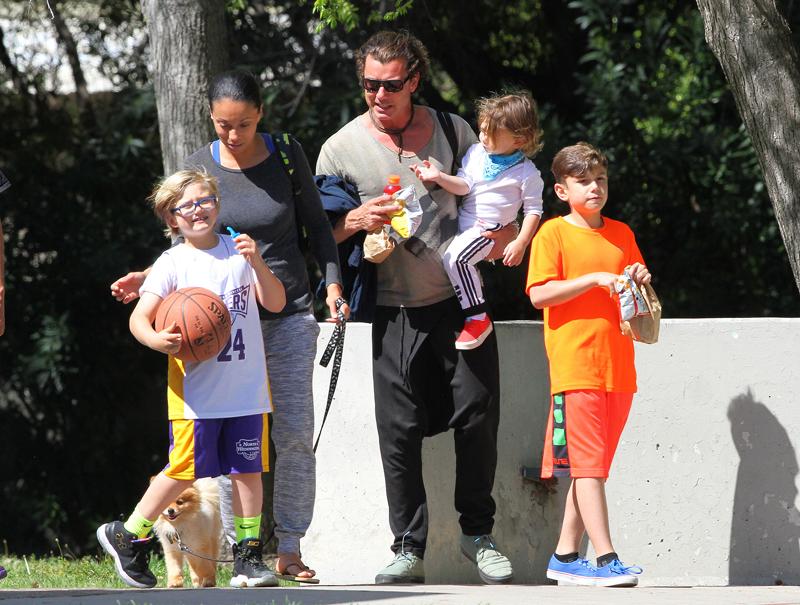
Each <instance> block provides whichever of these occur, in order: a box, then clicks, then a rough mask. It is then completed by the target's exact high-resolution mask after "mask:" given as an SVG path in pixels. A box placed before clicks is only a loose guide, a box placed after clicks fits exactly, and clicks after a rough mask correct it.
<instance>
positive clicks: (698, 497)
mask: <svg viewBox="0 0 800 605" xmlns="http://www.w3.org/2000/svg"><path fill="white" fill-rule="evenodd" d="M497 332H498V337H499V344H500V362H501V380H502V387H501V389H502V394H501V400H502V401H501V406H502V411H501V422H500V432H499V452H498V453H499V462H498V468H497V477H496V481H495V487H494V497H495V499H496V501H497V505H498V506H497V508H498V512H497V515H496V524H495V532H494V534H495V537H496V538H497V542H498V544H499V545H500V546H501V548H502V550H503V552H504V553H506V554H507V555H508V556H509V557H510V559H511V561H512V563H513V564H514V569H515V574H516V581H517V582H521V583H541V582H544V581H545V576H544V571H545V567H546V562H547V559H548V558H549V556H550V553H551V552H552V549H553V547H554V546H555V542H556V536H557V534H558V529H559V524H560V519H561V510H562V506H563V498H564V494H565V491H566V483H565V482H564V481H562V482H561V483H560V484H559V485H557V486H556V487H555V489H553V488H547V487H546V486H544V485H542V484H541V483H537V482H531V481H526V480H524V479H523V478H522V477H521V474H520V468H521V467H523V466H529V467H534V466H539V463H540V457H541V451H542V443H543V435H544V422H545V420H546V416H547V407H548V399H547V396H548V381H547V362H546V359H545V355H544V348H543V343H542V325H541V323H539V322H507V323H500V324H498V325H497ZM330 333H331V328H330V325H325V326H323V332H322V334H321V336H320V341H319V349H320V353H321V352H322V350H323V349H324V345H325V344H326V343H327V341H328V339H329V337H330ZM637 367H638V371H639V394H638V395H637V396H636V398H635V399H634V407H633V411H632V413H631V418H630V420H629V422H628V426H627V428H626V430H625V433H624V434H623V436H622V441H621V443H620V447H619V450H618V452H617V456H616V459H615V463H614V467H613V468H612V473H611V479H610V480H609V483H608V488H607V489H608V499H609V506H610V511H611V513H610V516H611V526H612V536H613V537H614V542H615V546H616V548H617V551H618V552H619V553H620V554H621V556H622V558H623V560H625V561H626V562H629V563H637V564H639V565H641V566H642V567H644V568H645V574H644V575H643V576H642V584H645V585H722V584H728V583H730V584H773V583H785V584H800V546H798V539H800V510H799V509H798V506H800V503H798V500H797V496H798V487H797V475H798V461H797V454H796V452H795V444H796V441H797V440H798V439H800V405H799V404H800V371H799V370H800V319H733V320H732V319H709V320H705V319H704V320H665V321H664V322H662V332H661V341H660V342H659V343H658V344H656V345H637ZM329 375H330V371H329V369H328V370H326V369H322V368H318V371H317V372H316V377H315V385H314V388H315V397H316V410H317V426H319V422H320V420H321V418H322V412H323V410H324V406H325V400H326V397H327V392H328V379H329ZM452 443H453V441H452V433H447V434H443V435H439V436H437V437H434V438H432V439H429V440H427V441H426V445H425V448H424V449H425V452H424V456H425V458H424V463H425V482H426V489H427V492H428V501H429V509H430V518H431V527H430V534H429V542H428V550H427V553H426V557H425V568H426V572H427V579H428V582H429V583H476V582H478V578H477V574H476V572H475V570H474V568H473V566H472V565H471V564H469V563H468V562H467V561H466V559H464V558H463V557H462V556H461V554H460V553H459V552H458V536H459V527H458V523H457V515H456V513H455V511H454V509H453V487H454V476H455V471H454V469H455V460H454V455H453V445H452ZM390 543H391V532H390V530H389V527H388V513H387V507H386V499H385V491H384V484H383V474H382V470H381V463H380V455H379V452H378V439H377V432H376V429H375V420H374V410H373V398H372V377H371V346H370V326H368V325H365V324H350V325H349V326H348V328H347V341H346V348H345V353H344V360H343V367H342V373H341V376H340V379H339V387H338V390H337V392H336V398H335V400H334V404H333V407H332V409H331V412H330V415H329V418H328V421H327V424H326V426H325V432H324V433H323V436H322V440H321V442H320V446H319V449H318V451H317V502H316V509H315V514H314V521H313V523H312V526H311V528H310V531H309V534H308V536H307V537H306V538H305V540H304V541H303V554H304V558H305V559H306V560H307V562H308V563H309V564H310V565H312V566H313V567H315V568H316V569H317V570H319V572H320V576H321V577H322V578H323V579H324V581H325V582H326V583H342V584H351V583H371V582H372V581H373V579H374V576H375V573H376V572H377V571H378V570H379V569H380V568H381V567H383V565H384V564H386V563H387V562H388V561H389V560H390V559H391V556H392V554H391V552H390V551H389V548H388V547H389V544H390Z"/></svg>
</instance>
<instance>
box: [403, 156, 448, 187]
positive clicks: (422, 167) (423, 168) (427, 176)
mask: <svg viewBox="0 0 800 605" xmlns="http://www.w3.org/2000/svg"><path fill="white" fill-rule="evenodd" d="M409 168H410V169H411V171H412V172H413V173H414V174H415V175H417V178H418V179H419V180H420V181H422V182H423V183H427V182H428V181H435V180H436V179H438V178H439V175H441V174H442V173H441V171H440V170H439V169H438V168H437V167H436V166H434V165H433V164H431V163H430V162H429V161H428V160H423V161H422V163H421V164H411V166H409Z"/></svg>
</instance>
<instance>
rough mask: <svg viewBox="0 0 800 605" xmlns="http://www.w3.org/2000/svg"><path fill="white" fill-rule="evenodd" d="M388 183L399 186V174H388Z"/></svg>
mask: <svg viewBox="0 0 800 605" xmlns="http://www.w3.org/2000/svg"><path fill="white" fill-rule="evenodd" d="M389 183H390V184H392V185H399V184H400V175H399V174H390V175H389Z"/></svg>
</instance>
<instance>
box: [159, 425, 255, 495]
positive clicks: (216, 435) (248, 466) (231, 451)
mask: <svg viewBox="0 0 800 605" xmlns="http://www.w3.org/2000/svg"><path fill="white" fill-rule="evenodd" d="M268 431H269V419H268V416H267V414H255V415H253V416H239V417H237V418H204V419H197V420H170V422H169V463H168V464H167V466H166V467H164V474H165V475H166V476H167V477H171V478H173V479H180V480H193V479H200V478H201V477H216V476H218V475H230V474H236V473H263V472H265V471H268V470H269V440H268V437H267V435H268V434H269V433H268Z"/></svg>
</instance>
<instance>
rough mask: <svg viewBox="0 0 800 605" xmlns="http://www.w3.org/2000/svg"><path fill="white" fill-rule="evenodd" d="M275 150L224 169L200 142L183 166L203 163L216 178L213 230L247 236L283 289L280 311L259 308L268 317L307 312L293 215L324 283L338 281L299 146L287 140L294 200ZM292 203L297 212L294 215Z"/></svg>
mask: <svg viewBox="0 0 800 605" xmlns="http://www.w3.org/2000/svg"><path fill="white" fill-rule="evenodd" d="M280 162H281V160H280V159H279V158H278V154H277V153H273V154H270V156H269V157H268V158H267V159H266V160H264V161H263V162H261V163H260V164H257V165H256V166H253V167H251V168H247V169H245V170H236V169H233V168H225V167H224V166H222V165H220V164H218V163H217V162H216V161H214V158H213V157H212V155H211V148H210V145H206V146H204V147H202V148H201V149H199V150H197V151H196V152H195V153H193V154H192V155H190V156H189V157H188V158H186V160H185V161H184V166H185V167H186V168H193V167H203V168H205V169H206V171H207V172H208V173H209V174H211V175H212V176H214V177H216V178H217V180H218V181H219V191H220V212H219V220H218V223H217V230H218V231H220V232H221V233H226V231H225V227H233V228H234V229H235V230H236V231H239V232H240V233H246V234H247V235H249V236H250V237H252V238H253V239H254V240H255V241H256V244H257V245H258V248H259V250H260V251H261V256H262V257H263V258H264V261H265V262H266V263H267V265H268V266H269V268H270V269H272V272H273V273H275V275H276V276H277V277H278V279H280V280H281V283H283V287H284V288H285V289H286V306H285V307H284V308H283V310H282V311H281V312H280V313H270V312H269V311H266V310H265V309H262V308H260V307H259V312H260V313H261V317H262V318H265V319H269V318H272V317H282V316H285V315H291V314H292V313H299V312H308V311H309V310H310V309H311V303H312V300H313V297H312V294H311V288H310V286H309V280H308V270H307V269H306V261H305V257H304V256H303V253H302V251H301V250H300V247H299V243H298V237H297V222H296V220H295V216H298V217H299V219H300V221H301V223H302V224H303V227H305V230H306V233H307V234H308V241H309V245H310V248H311V252H312V254H313V255H314V258H315V259H316V261H317V264H318V265H319V267H320V269H321V271H322V274H323V275H324V276H325V281H326V283H328V284H332V283H338V284H340V283H342V279H341V276H340V273H339V256H338V252H337V249H336V241H335V240H334V239H333V232H332V231H331V224H330V222H329V221H328V217H327V215H326V214H325V210H324V209H323V208H322V203H321V202H320V199H319V192H318V191H317V187H316V185H315V184H314V177H313V175H312V174H311V168H310V167H309V165H308V160H307V159H306V156H305V153H304V152H303V148H302V147H301V146H300V144H299V143H298V142H297V141H295V140H294V139H292V164H293V166H294V169H295V175H296V178H297V179H298V183H299V184H300V185H301V187H302V189H301V193H300V195H299V196H297V197H296V198H295V196H294V195H293V194H292V183H291V181H290V179H289V176H288V175H287V174H286V170H285V169H284V167H283V166H282V165H281V163H280ZM295 204H297V211H296V214H295Z"/></svg>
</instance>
